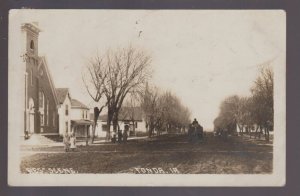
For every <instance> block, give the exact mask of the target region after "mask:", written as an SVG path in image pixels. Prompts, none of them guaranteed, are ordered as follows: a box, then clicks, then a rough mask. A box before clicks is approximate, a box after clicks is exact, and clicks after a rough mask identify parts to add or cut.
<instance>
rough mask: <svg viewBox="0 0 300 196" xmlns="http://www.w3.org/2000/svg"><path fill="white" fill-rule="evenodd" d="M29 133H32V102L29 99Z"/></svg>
mask: <svg viewBox="0 0 300 196" xmlns="http://www.w3.org/2000/svg"><path fill="white" fill-rule="evenodd" d="M28 130H29V133H34V102H33V99H32V98H30V99H29V129H28Z"/></svg>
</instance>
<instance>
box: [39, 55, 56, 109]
mask: <svg viewBox="0 0 300 196" xmlns="http://www.w3.org/2000/svg"><path fill="white" fill-rule="evenodd" d="M42 65H44V67H45V70H46V74H47V77H48V80H49V83H50V88H51V91H52V94H53V96H54V101H55V104H56V105H58V104H59V103H58V99H57V94H56V90H55V87H54V83H53V79H52V76H51V73H50V71H49V68H48V63H47V60H46V57H44V56H39V65H38V66H42Z"/></svg>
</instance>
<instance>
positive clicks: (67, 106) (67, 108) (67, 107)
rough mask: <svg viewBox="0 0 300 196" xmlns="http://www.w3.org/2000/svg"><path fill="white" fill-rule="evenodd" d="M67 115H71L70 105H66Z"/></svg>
mask: <svg viewBox="0 0 300 196" xmlns="http://www.w3.org/2000/svg"><path fill="white" fill-rule="evenodd" d="M65 113H66V116H68V115H69V105H66V112H65Z"/></svg>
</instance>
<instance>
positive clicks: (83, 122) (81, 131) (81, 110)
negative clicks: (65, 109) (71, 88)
mask: <svg viewBox="0 0 300 196" xmlns="http://www.w3.org/2000/svg"><path fill="white" fill-rule="evenodd" d="M89 118H90V113H89V108H88V107H87V106H86V105H84V104H83V103H81V102H80V101H78V100H76V99H71V129H72V132H75V135H76V136H78V137H89V136H90V132H91V125H92V124H93V121H91V120H90V119H89Z"/></svg>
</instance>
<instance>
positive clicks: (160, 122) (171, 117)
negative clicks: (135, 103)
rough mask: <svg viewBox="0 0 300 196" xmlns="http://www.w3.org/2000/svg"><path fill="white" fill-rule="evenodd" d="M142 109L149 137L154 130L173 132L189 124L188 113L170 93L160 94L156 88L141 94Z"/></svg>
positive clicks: (147, 88)
mask: <svg viewBox="0 0 300 196" xmlns="http://www.w3.org/2000/svg"><path fill="white" fill-rule="evenodd" d="M142 108H143V111H144V113H145V119H146V125H147V128H148V132H149V137H151V136H152V135H153V132H154V130H156V131H157V134H160V132H161V131H162V130H167V131H169V130H174V129H181V128H183V127H186V126H187V125H188V124H189V122H190V111H189V109H188V108H187V107H185V106H183V105H182V103H181V102H180V100H179V98H178V97H177V96H176V95H174V94H172V93H171V92H163V93H161V92H160V91H159V89H158V88H156V87H152V88H149V87H148V85H147V86H146V90H145V92H144V94H143V99H142Z"/></svg>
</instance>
